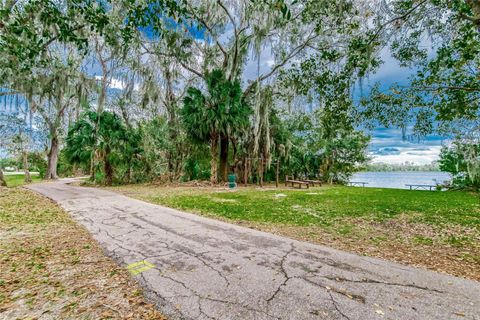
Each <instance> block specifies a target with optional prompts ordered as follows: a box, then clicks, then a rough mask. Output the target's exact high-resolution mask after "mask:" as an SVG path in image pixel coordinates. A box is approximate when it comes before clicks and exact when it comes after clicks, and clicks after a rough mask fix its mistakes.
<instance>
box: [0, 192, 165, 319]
mask: <svg viewBox="0 0 480 320" xmlns="http://www.w3.org/2000/svg"><path fill="white" fill-rule="evenodd" d="M0 256H1V259H0V318H2V319H17V318H19V319H25V318H28V319H165V318H164V317H163V316H162V315H161V314H160V313H159V312H158V311H157V310H156V309H155V307H154V306H153V305H152V304H150V303H148V302H147V301H146V300H145V299H144V297H143V295H142V291H141V289H140V288H139V286H138V285H137V284H136V283H135V282H134V281H133V280H132V279H131V277H130V275H129V274H128V272H127V271H126V270H125V269H123V268H121V267H119V266H117V265H116V263H115V262H114V261H112V260H111V259H109V258H107V257H106V256H105V255H104V254H103V252H102V249H101V248H100V247H99V245H98V244H97V243H96V242H95V241H94V240H93V239H92V238H91V236H90V234H89V233H88V232H87V231H86V230H85V229H83V227H81V226H79V225H78V224H76V223H75V222H73V221H72V220H71V219H70V217H69V216H68V215H67V214H66V213H65V212H64V211H63V210H61V209H60V208H59V207H58V206H57V205H55V204H54V203H53V202H51V201H49V200H47V199H45V198H43V197H41V196H38V195H36V194H34V193H32V192H30V191H27V190H24V189H8V190H7V189H0Z"/></svg>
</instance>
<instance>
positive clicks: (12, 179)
mask: <svg viewBox="0 0 480 320" xmlns="http://www.w3.org/2000/svg"><path fill="white" fill-rule="evenodd" d="M4 177H5V181H6V182H7V186H8V187H18V186H22V185H24V184H25V176H24V175H23V174H6V175H4ZM31 177H32V182H38V181H41V180H42V178H40V176H39V175H38V174H37V175H33V174H32V175H31Z"/></svg>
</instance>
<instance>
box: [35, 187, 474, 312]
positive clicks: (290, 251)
mask: <svg viewBox="0 0 480 320" xmlns="http://www.w3.org/2000/svg"><path fill="white" fill-rule="evenodd" d="M71 181H72V180H67V179H65V180H60V181H56V182H50V183H40V184H32V185H30V186H28V188H30V189H31V190H34V191H36V192H38V193H41V194H43V195H45V196H47V197H49V198H51V199H53V200H54V201H56V202H58V203H59V204H60V205H61V206H62V207H63V208H65V209H66V210H67V211H69V212H70V213H71V215H72V216H73V217H74V218H75V219H76V220H77V221H78V222H80V223H81V224H83V225H84V226H85V227H86V228H87V229H88V230H89V231H90V232H91V233H92V234H93V236H94V238H95V239H96V240H97V241H98V242H99V243H100V244H101V245H102V246H103V247H104V249H105V251H106V253H107V254H108V255H110V256H111V257H113V258H114V259H115V260H116V261H117V262H118V263H119V264H122V265H124V266H126V265H128V264H131V263H135V262H138V261H141V260H146V261H148V262H150V263H152V264H154V265H155V268H153V269H150V270H148V271H144V272H142V273H140V274H138V275H136V276H135V277H136V278H137V280H138V281H139V283H140V284H141V285H142V286H143V287H144V288H145V291H146V295H147V297H148V298H150V299H151V300H152V301H153V302H154V303H156V305H157V306H158V307H159V309H160V310H161V311H162V312H163V313H164V314H165V315H166V316H168V317H169V318H170V319H242V320H243V319H266V320H269V319H302V320H304V319H347V320H349V319H350V320H353V319H367V320H370V319H422V320H425V319H435V320H437V319H480V283H479V282H475V281H471V280H465V279H461V278H456V277H453V276H448V275H443V274H439V273H435V272H431V271H426V270H421V269H415V268H411V267H407V266H403V265H400V264H396V263H393V262H386V261H382V260H378V259H373V258H369V257H361V256H358V255H354V254H350V253H346V252H343V251H339V250H334V249H331V248H328V247H323V246H318V245H313V244H309V243H305V242H299V241H295V240H291V239H288V238H283V237H279V236H275V235H272V234H268V233H264V232H259V231H256V230H251V229H248V228H243V227H240V226H235V225H231V224H228V223H224V222H220V221H216V220H212V219H208V218H204V217H200V216H197V215H193V214H189V213H185V212H181V211H178V210H174V209H170V208H165V207H162V206H158V205H153V204H149V203H145V202H142V201H139V200H135V199H131V198H128V197H126V196H123V195H120V194H116V193H113V192H109V191H105V190H100V189H94V188H85V187H77V186H71V185H68V184H67V183H68V182H71Z"/></svg>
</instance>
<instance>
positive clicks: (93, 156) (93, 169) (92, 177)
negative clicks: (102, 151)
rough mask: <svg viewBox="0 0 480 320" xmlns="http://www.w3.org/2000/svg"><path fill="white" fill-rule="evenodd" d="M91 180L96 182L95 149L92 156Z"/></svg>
mask: <svg viewBox="0 0 480 320" xmlns="http://www.w3.org/2000/svg"><path fill="white" fill-rule="evenodd" d="M90 180H92V181H93V182H94V181H95V149H94V150H92V154H91V156H90Z"/></svg>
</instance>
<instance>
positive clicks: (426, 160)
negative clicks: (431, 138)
mask: <svg viewBox="0 0 480 320" xmlns="http://www.w3.org/2000/svg"><path fill="white" fill-rule="evenodd" d="M396 148H397V149H399V150H400V153H399V154H395V155H376V154H373V153H371V154H370V156H371V157H372V162H373V163H379V162H383V163H391V164H402V163H404V162H407V161H408V162H412V163H414V164H417V165H422V164H430V163H432V161H436V160H438V159H439V158H440V157H439V154H440V150H441V148H442V147H441V146H429V147H428V148H422V150H420V148H418V146H417V147H400V148H399V147H396Z"/></svg>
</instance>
